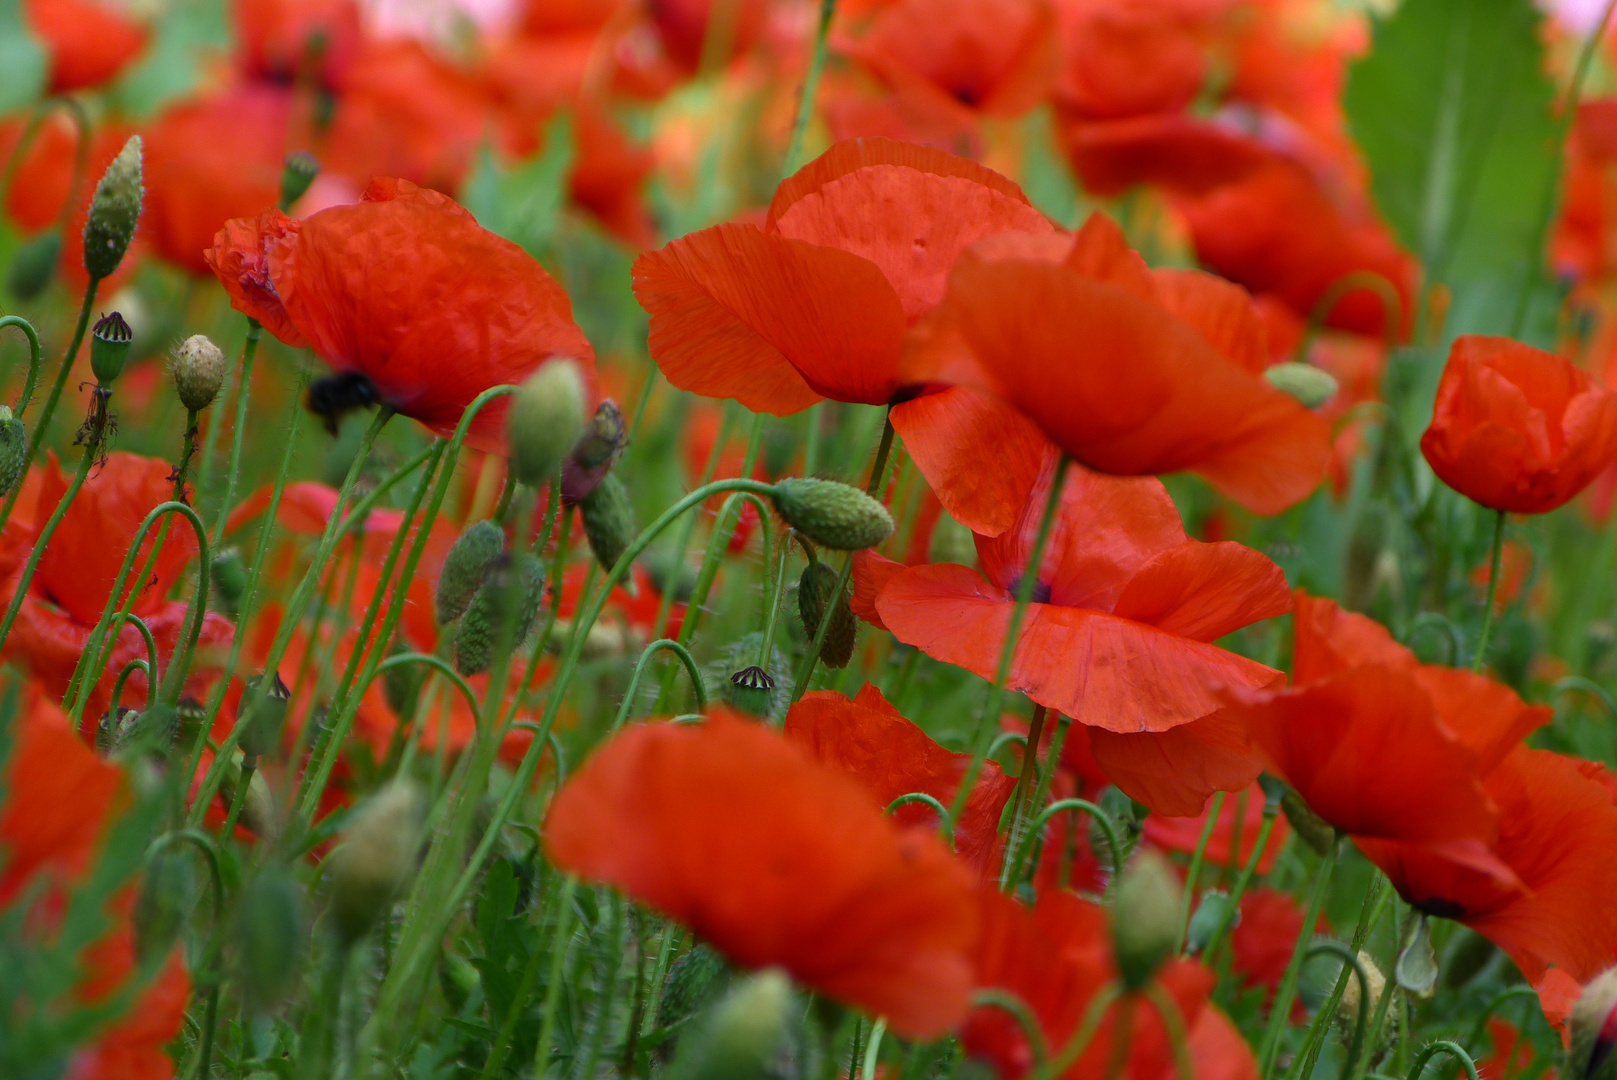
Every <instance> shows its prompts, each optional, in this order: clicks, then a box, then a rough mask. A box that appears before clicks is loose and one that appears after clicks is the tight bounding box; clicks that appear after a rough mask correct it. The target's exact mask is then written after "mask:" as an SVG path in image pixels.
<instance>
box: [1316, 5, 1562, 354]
mask: <svg viewBox="0 0 1617 1080" xmlns="http://www.w3.org/2000/svg"><path fill="white" fill-rule="evenodd" d="M1541 40H1542V39H1541V35H1540V16H1539V14H1538V12H1537V10H1536V9H1535V8H1534V6H1533V3H1532V0H1405V3H1403V4H1402V5H1400V6H1399V8H1398V10H1397V11H1396V13H1395V14H1393V15H1392V16H1391V17H1390V18H1388V19H1385V20H1382V21H1379V22H1378V23H1377V25H1376V26H1375V30H1374V41H1373V45H1372V49H1371V52H1370V54H1369V55H1368V56H1367V57H1365V58H1364V59H1363V60H1361V61H1359V62H1358V63H1357V64H1355V65H1354V66H1353V69H1352V71H1351V72H1350V73H1349V76H1348V84H1347V90H1346V93H1345V94H1344V98H1343V103H1344V106H1345V108H1346V110H1347V115H1348V122H1349V125H1350V128H1351V130H1352V132H1353V135H1354V138H1355V139H1356V140H1357V141H1358V144H1359V146H1360V148H1361V149H1362V150H1363V151H1364V155H1365V158H1366V159H1367V160H1368V162H1369V165H1370V174H1371V190H1372V193H1373V194H1374V196H1375V200H1376V202H1377V204H1378V205H1379V206H1380V208H1381V212H1382V214H1383V215H1385V217H1386V218H1387V221H1388V222H1389V224H1391V226H1392V228H1393V230H1394V231H1395V232H1396V233H1397V235H1398V237H1399V239H1400V240H1401V241H1402V242H1403V243H1404V244H1405V246H1407V247H1408V248H1409V249H1410V250H1411V251H1413V252H1415V253H1416V254H1417V255H1418V256H1419V257H1420V259H1421V261H1422V263H1423V264H1424V265H1425V267H1426V271H1427V274H1428V276H1429V278H1430V279H1431V280H1433V281H1441V282H1444V283H1446V284H1447V285H1448V286H1449V287H1450V288H1451V289H1452V290H1453V292H1454V301H1453V305H1452V307H1451V309H1450V312H1451V316H1450V320H1449V325H1448V330H1449V332H1450V333H1451V334H1457V333H1472V332H1495V333H1508V332H1509V331H1510V330H1511V329H1512V328H1513V326H1514V324H1515V323H1516V321H1517V319H1516V311H1517V307H1518V303H1519V302H1523V294H1524V292H1525V291H1526V290H1527V289H1528V288H1529V287H1530V283H1531V280H1532V279H1533V277H1534V276H1535V274H1536V268H1537V266H1538V262H1539V260H1540V259H1541V258H1542V254H1543V253H1542V248H1543V237H1542V235H1541V228H1542V222H1543V220H1544V216H1545V212H1546V210H1547V209H1549V208H1551V207H1553V199H1554V196H1555V193H1556V186H1557V182H1558V179H1559V171H1560V164H1559V161H1560V155H1559V153H1558V152H1557V150H1558V146H1557V144H1558V140H1559V137H1560V127H1559V125H1558V124H1557V123H1556V121H1555V118H1554V114H1553V108H1554V89H1553V87H1552V86H1551V84H1550V81H1549V80H1548V78H1547V77H1546V76H1545V75H1544V55H1543V54H1544V49H1543V46H1542V44H1541Z"/></svg>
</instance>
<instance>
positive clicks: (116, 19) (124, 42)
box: [23, 0, 146, 94]
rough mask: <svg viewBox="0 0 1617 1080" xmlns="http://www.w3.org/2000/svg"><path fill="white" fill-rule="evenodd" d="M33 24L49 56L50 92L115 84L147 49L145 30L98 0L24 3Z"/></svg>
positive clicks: (63, 91)
mask: <svg viewBox="0 0 1617 1080" xmlns="http://www.w3.org/2000/svg"><path fill="white" fill-rule="evenodd" d="M23 13H24V14H25V15H26V16H27V18H28V25H29V27H30V28H32V30H33V31H34V33H36V34H38V35H39V36H40V38H42V39H43V40H44V42H45V47H46V49H47V50H48V51H49V53H50V66H51V75H50V92H51V93H53V94H65V93H69V92H71V91H74V90H84V89H88V88H90V87H94V86H100V85H101V84H102V83H107V82H111V81H112V80H113V79H114V78H116V77H117V76H118V74H119V73H120V72H122V71H123V70H124V68H126V67H128V66H129V65H130V64H131V63H132V62H133V61H134V60H135V58H136V57H138V56H139V55H140V54H141V52H142V51H144V50H145V48H146V28H145V27H144V26H142V25H140V24H139V23H137V22H135V21H133V20H131V19H130V18H129V17H128V16H127V15H125V14H123V13H122V12H121V11H120V10H119V9H118V7H117V6H115V5H113V4H106V3H97V2H96V0H25V2H24V4H23Z"/></svg>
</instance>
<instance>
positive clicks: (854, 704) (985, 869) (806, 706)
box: [785, 683, 1016, 875]
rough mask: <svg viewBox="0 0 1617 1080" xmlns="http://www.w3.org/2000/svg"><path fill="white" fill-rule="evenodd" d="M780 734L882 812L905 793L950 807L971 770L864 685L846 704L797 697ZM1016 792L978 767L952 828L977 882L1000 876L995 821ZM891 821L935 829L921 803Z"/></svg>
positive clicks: (989, 765)
mask: <svg viewBox="0 0 1617 1080" xmlns="http://www.w3.org/2000/svg"><path fill="white" fill-rule="evenodd" d="M785 731H786V737H787V738H788V739H790V740H792V741H793V742H796V743H798V744H799V745H801V746H803V747H804V748H805V749H807V750H808V751H809V753H810V754H812V755H813V757H814V758H815V760H817V761H820V762H823V763H824V764H826V765H830V766H832V767H833V768H836V769H839V770H841V771H843V772H846V773H848V774H849V775H851V776H853V778H854V779H856V780H858V781H859V782H860V783H861V784H863V785H864V786H865V788H866V789H868V790H869V792H870V794H871V795H873V796H874V797H875V801H876V804H877V805H878V806H880V807H881V808H882V809H883V810H885V809H886V808H887V806H888V804H890V803H891V802H892V801H893V800H894V799H896V798H898V797H899V796H900V795H908V794H910V793H911V792H924V793H925V794H928V795H931V796H932V797H933V798H934V799H937V800H938V801H939V802H940V803H942V804H943V805H944V806H950V805H952V803H953V801H954V798H955V793H956V792H958V791H959V790H960V782H961V781H962V780H963V779H965V776H966V772H967V771H968V770H969V769H970V767H971V761H972V756H971V755H970V754H954V753H950V752H949V751H947V750H945V749H944V748H943V747H941V746H939V745H938V744H937V743H935V742H933V741H932V740H931V739H930V738H929V737H928V736H927V734H926V732H924V731H922V730H921V729H920V728H919V727H916V726H915V725H914V724H913V723H911V722H910V721H908V720H906V719H905V718H904V717H903V716H902V715H901V714H900V713H899V711H898V710H897V709H895V708H894V707H893V706H892V705H891V704H890V703H889V702H888V701H887V699H886V698H884V697H882V693H881V691H880V690H878V689H877V688H876V687H874V686H872V685H870V684H869V683H866V684H865V685H864V686H863V687H861V688H860V690H859V696H858V697H856V698H854V699H853V700H852V701H849V700H848V699H847V698H845V697H843V696H842V695H841V694H838V693H835V692H833V691H830V690H817V691H814V692H811V693H808V694H805V695H803V699H802V700H801V701H799V702H798V703H797V704H796V705H793V706H792V708H791V711H790V712H788V713H787V714H786V727H785ZM1015 787H1016V779H1015V778H1014V777H1010V776H1006V775H1005V774H1004V773H1003V772H1001V771H1000V768H999V766H998V765H997V764H995V763H994V762H992V761H990V762H986V763H984V765H983V769H982V774H981V775H980V776H979V778H978V780H977V786H976V787H974V788H973V789H972V791H971V794H970V795H969V796H968V797H967V799H966V805H965V808H964V809H963V810H962V811H961V813H960V820H959V821H957V822H956V823H955V830H954V839H955V850H956V852H958V853H959V855H960V857H961V858H963V859H964V860H965V861H966V862H968V863H970V864H971V865H972V866H973V867H975V868H976V870H977V872H978V873H979V874H983V875H994V874H997V873H998V871H999V857H1000V855H1001V853H1002V849H1003V846H1004V845H1003V844H1002V843H1001V838H1000V836H999V819H1000V815H1002V814H1003V813H1004V812H1005V804H1006V803H1007V802H1008V801H1009V800H1010V797H1011V792H1012V790H1013V789H1014V788H1015ZM893 816H894V819H895V820H896V821H898V822H900V823H902V824H904V825H924V826H931V827H933V828H936V827H937V812H936V811H934V810H932V809H930V808H928V807H927V806H925V805H924V804H921V803H909V804H906V805H905V806H902V807H900V808H899V809H898V810H897V811H896V812H895V813H894V815H893Z"/></svg>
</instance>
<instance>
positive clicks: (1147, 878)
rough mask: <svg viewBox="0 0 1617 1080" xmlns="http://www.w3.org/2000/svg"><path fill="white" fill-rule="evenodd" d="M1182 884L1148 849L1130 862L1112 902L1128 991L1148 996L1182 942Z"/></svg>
mask: <svg viewBox="0 0 1617 1080" xmlns="http://www.w3.org/2000/svg"><path fill="white" fill-rule="evenodd" d="M1179 893H1180V889H1179V881H1178V879H1177V878H1176V877H1175V876H1174V872H1173V868H1172V867H1171V866H1169V865H1168V860H1167V859H1165V858H1164V857H1163V856H1162V855H1160V854H1158V853H1157V852H1156V851H1154V850H1151V849H1149V848H1147V849H1144V850H1142V851H1139V852H1137V853H1136V854H1135V856H1134V858H1133V859H1131V860H1129V864H1128V866H1126V867H1124V869H1123V876H1122V877H1121V878H1119V879H1118V882H1117V886H1116V889H1115V891H1114V893H1113V902H1112V951H1113V952H1114V953H1115V954H1116V958H1117V972H1118V975H1119V976H1121V978H1122V980H1123V986H1124V988H1125V989H1127V990H1143V989H1144V988H1145V987H1146V986H1148V985H1149V984H1150V982H1151V980H1152V979H1153V978H1155V977H1156V974H1157V970H1158V969H1159V968H1161V967H1162V965H1163V963H1164V962H1166V961H1167V959H1168V956H1169V955H1170V954H1171V953H1172V952H1173V950H1174V945H1175V944H1176V943H1177V942H1178V940H1179Z"/></svg>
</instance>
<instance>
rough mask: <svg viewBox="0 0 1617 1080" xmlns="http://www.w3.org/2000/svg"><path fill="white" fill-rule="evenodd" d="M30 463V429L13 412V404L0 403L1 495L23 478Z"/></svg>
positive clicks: (7, 493) (8, 491)
mask: <svg viewBox="0 0 1617 1080" xmlns="http://www.w3.org/2000/svg"><path fill="white" fill-rule="evenodd" d="M27 464H28V429H27V428H25V427H23V423H22V421H21V420H18V419H17V418H16V417H15V416H13V415H12V414H11V406H9V405H0V497H4V496H6V495H10V494H11V489H12V488H14V487H16V486H17V482H18V481H19V480H21V479H22V474H23V469H24V467H25V466H26V465H27Z"/></svg>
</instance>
